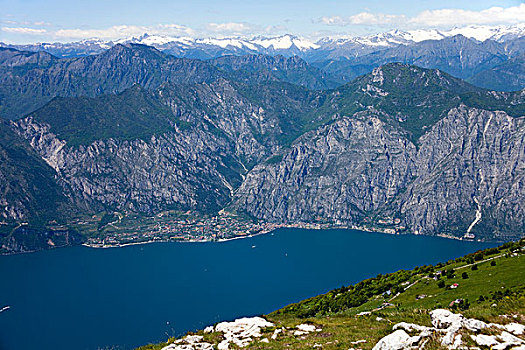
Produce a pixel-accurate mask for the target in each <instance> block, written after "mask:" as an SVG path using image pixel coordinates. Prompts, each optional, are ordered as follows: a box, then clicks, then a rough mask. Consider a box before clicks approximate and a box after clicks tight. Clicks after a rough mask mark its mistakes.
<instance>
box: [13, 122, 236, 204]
mask: <svg viewBox="0 0 525 350" xmlns="http://www.w3.org/2000/svg"><path fill="white" fill-rule="evenodd" d="M16 128H17V130H18V132H19V133H20V135H21V136H23V137H24V138H25V139H27V140H28V141H29V142H30V144H31V145H32V147H33V148H34V149H35V150H37V152H38V153H39V154H40V155H41V157H42V158H43V159H44V160H45V161H46V162H47V163H48V164H49V165H50V166H51V167H53V168H54V169H55V171H56V172H57V176H58V177H59V179H60V180H61V181H63V183H65V184H67V186H68V187H69V188H71V190H72V192H71V194H72V196H74V197H79V198H78V200H81V201H84V202H87V203H89V206H91V207H94V208H98V209H99V210H100V209H102V208H104V207H108V208H113V209H115V210H126V209H127V210H131V211H137V212H143V213H147V214H153V213H155V212H158V211H160V210H165V209H197V210H202V211H210V210H217V209H220V208H221V207H222V206H223V205H224V204H225V203H227V202H228V200H229V198H230V190H231V189H232V188H233V186H236V185H238V183H240V181H241V177H240V171H241V165H240V163H239V162H238V161H237V160H236V159H235V158H234V156H233V155H234V154H235V152H234V150H233V149H232V146H231V145H230V144H228V143H227V142H225V140H224V139H221V138H220V137H214V135H213V134H211V133H206V132H204V131H199V130H186V131H182V130H176V131H174V132H170V133H165V134H163V135H158V136H155V135H154V136H152V137H151V138H150V139H148V140H133V141H122V140H115V139H108V140H99V141H95V142H93V143H91V144H89V145H82V146H78V147H72V146H69V145H68V144H67V143H66V142H65V141H63V140H60V139H58V138H57V137H56V135H54V134H53V133H51V132H50V130H49V125H45V124H40V123H38V122H36V121H35V120H33V119H32V118H26V119H23V120H20V121H19V122H18V123H17V124H16Z"/></svg>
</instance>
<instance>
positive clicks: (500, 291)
mask: <svg viewBox="0 0 525 350" xmlns="http://www.w3.org/2000/svg"><path fill="white" fill-rule="evenodd" d="M524 249H525V240H523V239H522V240H521V241H520V242H518V243H507V244H504V245H502V246H500V247H498V248H491V249H487V250H485V251H481V252H477V253H474V254H470V255H467V256H465V257H462V258H458V259H456V260H451V261H448V262H446V263H443V264H437V265H435V266H422V267H417V268H415V269H413V270H410V271H403V270H402V271H398V272H395V273H392V274H388V275H379V276H377V277H374V278H371V279H368V280H365V281H362V282H359V283H357V284H356V285H354V286H348V287H343V288H339V289H336V290H333V291H330V292H328V293H326V294H323V295H319V296H316V297H313V298H310V299H307V300H304V301H301V302H299V303H296V304H292V305H289V306H286V307H284V308H282V309H280V310H277V311H275V312H273V313H271V314H269V315H266V316H265V318H266V319H268V320H269V321H271V322H273V323H274V324H275V327H272V328H268V329H266V330H265V331H264V332H265V333H264V334H263V338H268V339H270V336H271V335H272V333H273V331H274V330H275V329H278V328H282V327H285V328H286V329H287V330H288V329H292V328H293V327H295V326H297V325H299V324H303V323H307V324H313V325H315V326H316V327H317V328H322V331H321V332H313V333H310V334H307V335H303V336H294V335H293V332H290V331H285V333H284V335H281V336H279V337H277V339H275V340H273V339H272V340H270V342H269V343H263V342H260V341H257V340H256V341H254V342H252V343H251V344H250V345H249V346H248V347H247V349H312V348H322V349H349V348H360V349H372V347H373V346H374V345H375V344H376V343H377V341H378V340H379V339H381V338H382V337H384V336H386V335H388V334H390V333H391V332H392V326H393V325H394V324H396V323H399V322H403V321H404V322H413V323H417V324H419V325H426V326H431V323H430V316H429V311H431V310H434V309H436V308H449V309H451V310H452V311H453V312H459V313H462V314H463V315H465V316H466V317H473V318H476V319H479V320H483V321H485V322H496V323H500V324H506V323H509V322H511V321H512V322H519V323H522V324H525V282H524V281H525V255H524V253H525V251H524ZM473 266H475V267H473ZM464 272H466V273H467V275H468V276H462V275H463V273H464ZM438 276H439V277H438ZM464 277H466V278H464ZM440 281H443V283H444V284H445V286H444V287H440V285H441V283H440ZM454 283H457V284H458V285H459V286H458V287H457V288H456V289H451V288H450V286H452V285H453V284H454ZM388 291H390V292H388ZM423 296H424V297H423ZM456 299H463V300H464V301H463V303H461V304H454V305H453V306H450V303H451V302H452V301H454V300H456ZM385 303H388V304H389V305H388V306H385ZM506 315H512V316H510V319H509V317H508V316H506ZM196 334H200V335H204V337H205V340H206V341H208V342H211V343H213V344H218V342H220V340H221V335H220V334H219V333H211V334H204V333H203V332H202V331H198V332H197V333H196ZM261 339H262V338H261ZM464 339H465V341H466V343H467V345H473V344H470V338H468V337H464ZM174 340H175V339H170V340H169V341H168V343H171V342H173V341H174ZM358 340H366V342H362V343H359V344H357V345H356V344H355V343H353V342H356V341H358ZM166 345H167V343H161V344H150V345H146V346H143V347H141V348H139V349H140V350H149V349H162V347H164V346H166ZM441 348H442V347H441V345H440V344H439V343H438V342H437V341H436V340H435V339H432V340H431V341H430V342H429V343H428V344H427V346H426V347H425V349H441Z"/></svg>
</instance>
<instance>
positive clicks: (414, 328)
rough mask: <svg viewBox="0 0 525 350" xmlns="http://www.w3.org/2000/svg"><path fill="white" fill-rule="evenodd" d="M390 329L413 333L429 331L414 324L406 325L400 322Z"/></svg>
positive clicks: (428, 328)
mask: <svg viewBox="0 0 525 350" xmlns="http://www.w3.org/2000/svg"><path fill="white" fill-rule="evenodd" d="M392 329H393V330H397V329H404V330H405V331H407V332H414V331H417V332H423V331H428V330H431V328H430V327H425V326H420V325H418V324H415V323H407V322H400V323H398V324H396V325H394V328H392Z"/></svg>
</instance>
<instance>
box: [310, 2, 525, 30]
mask: <svg viewBox="0 0 525 350" xmlns="http://www.w3.org/2000/svg"><path fill="white" fill-rule="evenodd" d="M319 22H321V23H324V24H327V25H338V26H345V25H401V26H418V27H450V26H460V25H469V24H516V23H521V22H525V4H521V5H518V6H513V7H507V8H504V7H491V8H488V9H485V10H481V11H471V10H463V9H440V10H427V11H423V12H420V13H419V14H417V15H416V16H413V17H407V16H405V15H392V14H384V13H370V12H361V13H358V14H356V15H353V16H347V17H341V16H332V17H322V18H321V19H320V20H319Z"/></svg>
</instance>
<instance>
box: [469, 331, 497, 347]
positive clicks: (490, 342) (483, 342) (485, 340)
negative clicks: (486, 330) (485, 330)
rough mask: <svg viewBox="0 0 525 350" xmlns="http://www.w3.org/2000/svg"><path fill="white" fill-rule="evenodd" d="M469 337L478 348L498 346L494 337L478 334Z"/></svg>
mask: <svg viewBox="0 0 525 350" xmlns="http://www.w3.org/2000/svg"><path fill="white" fill-rule="evenodd" d="M470 337H471V338H472V340H474V342H475V343H476V344H478V345H479V346H488V347H491V346H495V345H498V344H500V342H499V341H498V340H497V338H496V336H494V335H486V334H478V335H471V336H470Z"/></svg>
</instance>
